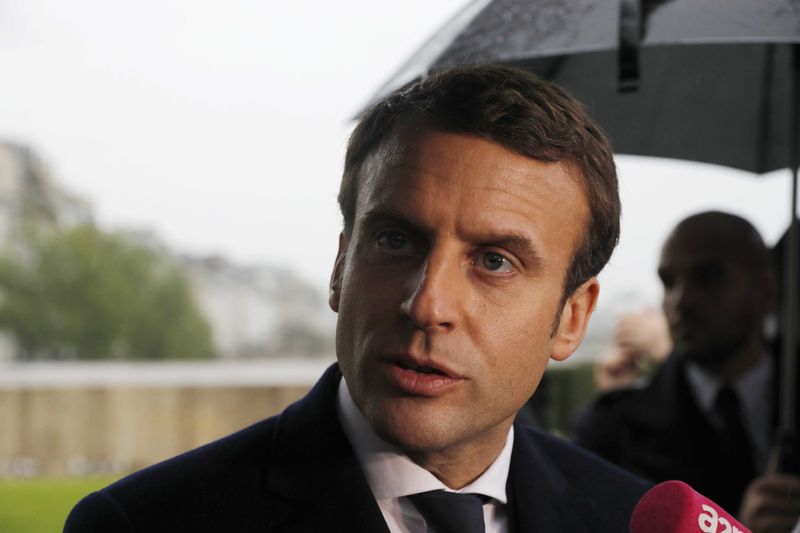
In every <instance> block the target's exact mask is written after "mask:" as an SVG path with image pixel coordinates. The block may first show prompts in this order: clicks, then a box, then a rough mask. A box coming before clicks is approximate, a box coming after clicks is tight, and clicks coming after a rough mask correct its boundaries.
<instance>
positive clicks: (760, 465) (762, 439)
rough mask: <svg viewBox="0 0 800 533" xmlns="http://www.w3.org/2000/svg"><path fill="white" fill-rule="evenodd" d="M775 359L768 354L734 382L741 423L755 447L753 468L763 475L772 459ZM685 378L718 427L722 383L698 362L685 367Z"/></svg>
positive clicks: (704, 412) (704, 411) (708, 416)
mask: <svg viewBox="0 0 800 533" xmlns="http://www.w3.org/2000/svg"><path fill="white" fill-rule="evenodd" d="M773 375H774V371H773V362H772V357H770V356H769V355H768V354H765V355H764V357H762V358H761V361H760V362H759V363H758V364H757V365H756V366H754V367H753V368H751V369H750V370H749V371H748V372H747V373H746V374H744V375H743V376H740V377H739V379H737V380H736V381H734V382H733V383H731V384H730V385H731V387H732V388H733V390H734V392H736V397H737V398H738V399H739V405H740V406H741V410H742V411H741V412H742V423H743V424H744V427H745V428H746V429H747V433H748V435H750V442H751V443H752V445H753V454H754V455H755V457H753V460H754V461H755V462H754V465H755V467H756V470H757V471H758V472H763V471H764V470H765V469H766V466H767V459H768V456H769V444H770V443H769V441H770V436H771V435H770V434H771V430H772V427H771V423H772V390H773V383H774V377H773ZM686 377H687V378H688V381H689V385H690V387H691V389H692V394H693V395H694V399H695V401H696V402H697V406H698V407H699V408H700V410H701V411H702V412H703V414H704V415H705V416H706V417H707V418H708V419H709V421H710V422H711V423H712V425H715V426H716V425H718V421H717V420H716V418H715V416H716V415H715V413H714V402H715V401H716V398H717V393H718V392H719V389H720V388H721V387H722V385H723V382H722V380H721V379H720V378H718V377H717V376H715V375H713V374H711V373H709V372H707V371H705V370H704V369H703V368H702V367H701V366H699V365H697V364H696V363H691V362H690V363H688V364H687V365H686Z"/></svg>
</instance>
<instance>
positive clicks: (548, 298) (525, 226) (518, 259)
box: [332, 130, 588, 474]
mask: <svg viewBox="0 0 800 533" xmlns="http://www.w3.org/2000/svg"><path fill="white" fill-rule="evenodd" d="M412 133H413V134H412ZM361 180H362V181H361V187H360V191H359V198H358V204H357V209H356V220H355V224H354V227H353V231H352V234H351V235H350V236H349V237H346V238H345V239H344V240H343V243H342V250H340V252H341V253H340V255H339V259H338V260H337V267H336V269H337V271H336V272H334V280H335V281H334V284H335V285H336V291H335V292H336V294H335V297H333V298H332V307H334V310H336V311H338V313H339V321H338V327H337V356H338V359H339V362H340V366H341V368H342V372H343V374H344V376H345V379H346V380H347V383H348V387H349V388H350V391H351V394H352V396H353V399H354V401H355V403H356V405H357V406H358V407H359V409H360V410H361V411H362V412H363V414H364V415H365V417H366V418H367V420H368V421H369V423H370V425H371V426H372V428H373V429H374V430H375V431H376V433H378V435H379V436H381V437H382V438H384V439H385V440H387V441H389V442H391V443H393V444H395V445H396V446H398V447H400V448H401V449H402V450H404V451H406V452H407V453H408V454H409V455H410V456H412V458H414V459H415V460H417V462H419V463H420V464H423V465H424V466H425V467H426V468H428V469H429V470H431V471H432V472H434V473H436V471H437V470H441V469H442V468H444V469H447V468H448V467H447V465H449V464H453V463H458V462H461V463H463V462H464V461H465V460H467V459H469V458H475V461H477V463H480V464H482V465H483V467H484V468H485V466H488V464H489V463H490V462H491V460H493V459H494V457H496V454H497V453H499V450H500V448H502V444H503V443H504V441H505V435H506V433H507V431H508V428H509V427H510V425H511V422H512V421H513V418H514V416H515V415H516V412H517V410H518V409H519V408H520V407H521V406H522V405H523V404H524V403H525V401H527V399H528V398H529V397H530V395H531V394H532V393H533V391H534V389H535V388H536V386H537V385H538V383H539V380H540V379H541V375H542V373H543V371H544V368H545V366H546V364H547V361H548V359H549V358H550V356H551V354H552V352H553V343H554V340H553V336H552V329H551V326H552V322H553V316H554V315H555V314H558V313H560V302H561V287H562V283H563V279H564V274H565V272H566V268H567V266H568V265H569V262H570V260H571V257H572V250H573V249H574V246H575V243H577V241H578V237H579V236H580V234H581V233H582V231H583V227H584V224H585V220H586V219H587V218H588V208H587V206H586V201H585V198H584V195H583V193H582V190H581V189H580V187H579V186H578V185H577V183H576V182H575V179H574V178H573V177H572V176H571V175H569V172H568V171H567V169H566V168H564V166H563V165H560V164H546V163H543V162H539V161H535V160H531V159H528V158H525V157H523V156H520V155H518V154H516V153H513V152H510V151H508V150H506V149H505V148H502V147H500V146H498V145H496V144H494V143H491V142H488V141H485V140H481V139H478V138H474V137H467V136H463V135H456V134H450V133H442V132H437V131H432V130H421V131H420V130H415V131H413V132H408V131H406V132H400V133H398V134H397V135H395V136H393V137H392V138H390V139H389V140H388V141H386V142H385V143H384V145H382V146H381V147H380V148H379V149H378V150H376V152H375V154H373V156H372V157H370V158H368V160H367V162H366V163H365V165H364V167H363V168H362V169H361ZM332 288H334V287H333V284H332ZM409 365H410V366H415V365H423V366H425V368H428V365H430V367H431V368H433V369H435V370H436V371H441V372H442V373H443V374H445V375H446V376H448V377H449V378H454V379H453V380H452V382H451V381H447V380H443V381H447V383H446V384H445V385H446V386H444V387H443V388H442V390H441V391H434V392H431V391H429V390H428V389H427V388H425V387H424V386H422V385H424V384H425V383H428V384H430V382H432V378H430V376H429V375H419V376H417V377H418V378H419V379H418V380H416V381H415V378H414V375H413V373H411V372H410V371H409V370H408V369H406V368H403V367H404V366H409ZM398 367H400V369H399V370H398ZM409 374H411V377H410V378H408V376H409ZM424 374H428V372H425V373H424ZM398 376H400V377H398ZM406 378H408V379H406ZM409 383H410V384H409ZM420 383H421V384H422V385H420ZM417 385H420V386H419V387H418V386H417ZM492 455H493V456H492ZM487 456H492V457H491V460H489V461H488V462H486V461H485V458H486V457H487ZM465 458H467V459H465ZM484 463H485V464H484ZM443 465H444V466H443ZM462 466H463V465H462ZM467 470H470V469H465V471H467ZM473 470H474V469H473ZM481 471H482V470H481ZM478 474H480V472H478Z"/></svg>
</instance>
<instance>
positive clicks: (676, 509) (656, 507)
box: [631, 481, 750, 533]
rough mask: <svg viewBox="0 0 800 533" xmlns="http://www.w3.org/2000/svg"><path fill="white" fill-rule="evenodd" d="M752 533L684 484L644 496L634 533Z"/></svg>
mask: <svg viewBox="0 0 800 533" xmlns="http://www.w3.org/2000/svg"><path fill="white" fill-rule="evenodd" d="M690 532H691V533H750V530H749V529H747V528H746V527H744V526H743V525H742V524H741V523H739V521H738V520H736V519H735V518H733V517H732V516H731V515H730V513H728V512H727V511H725V510H724V509H723V508H722V507H720V506H719V505H717V504H716V503H714V502H713V501H711V500H709V499H708V498H706V497H705V496H703V495H702V494H700V493H698V492H697V491H695V490H694V489H693V488H692V487H690V486H689V485H687V484H686V483H684V482H683V481H665V482H664V483H659V484H658V485H656V486H655V487H653V488H652V489H650V490H649V491H647V492H646V493H645V495H644V496H642V499H641V500H639V503H637V504H636V508H635V509H634V510H633V515H632V516H631V533H690Z"/></svg>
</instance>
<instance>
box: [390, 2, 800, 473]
mask: <svg viewBox="0 0 800 533" xmlns="http://www.w3.org/2000/svg"><path fill="white" fill-rule="evenodd" d="M477 63H504V64H509V65H516V66H521V67H524V68H527V69H528V70H532V71H533V72H535V73H537V74H538V75H539V76H541V77H543V78H546V79H549V80H552V81H555V82H556V83H558V84H559V85H561V86H562V87H565V88H567V89H568V90H569V91H570V92H571V93H572V94H573V95H574V96H576V97H577V98H578V99H579V100H581V101H582V102H583V103H584V104H585V105H586V107H587V108H588V110H589V112H590V113H591V114H592V115H593V116H594V118H595V119H596V120H597V121H598V122H599V124H600V125H601V126H602V127H603V129H604V130H605V131H606V133H607V134H608V136H609V139H610V141H611V144H612V146H613V148H614V151H615V152H617V153H626V154H637V155H649V156H657V157H672V158H678V159H687V160H692V161H701V162H707V163H715V164H719V165H725V166H729V167H734V168H738V169H741V170H746V171H751V172H755V173H758V174H762V173H765V172H769V171H771V170H776V169H781V168H787V167H788V168H790V169H791V170H792V175H793V189H792V198H791V213H792V217H791V220H792V224H791V226H790V234H791V237H790V238H789V240H788V242H789V246H788V253H787V254H786V261H785V267H784V276H783V280H784V286H783V289H784V293H785V294H786V295H787V297H786V298H785V299H784V302H783V312H782V319H783V320H782V323H783V327H782V330H783V346H782V360H783V368H782V374H783V376H782V378H783V386H782V400H781V409H780V411H781V413H780V414H781V417H780V418H781V427H780V430H781V439H782V440H783V442H785V443H787V445H786V446H785V447H784V448H783V450H784V452H787V453H785V454H784V458H785V463H786V468H787V469H792V470H793V469H798V470H800V439H797V437H796V432H795V428H794V407H795V394H796V391H795V389H794V382H793V379H792V377H793V376H794V373H795V372H794V369H795V368H796V357H795V346H796V342H795V338H796V332H795V324H796V323H797V321H796V318H795V317H796V315H797V292H798V290H797V285H798V284H797V278H798V274H797V270H798V245H797V241H798V239H797V235H798V228H797V223H796V222H795V216H794V213H796V212H797V205H796V199H797V167H798V151H799V150H798V139H799V138H800V135H799V134H798V127H799V126H800V118H798V113H800V0H475V1H473V2H472V3H470V4H469V5H468V6H467V7H465V8H464V9H463V10H462V11H461V12H460V13H458V14H457V15H456V16H455V17H454V18H453V19H452V20H451V21H450V22H448V23H447V24H445V26H444V27H443V28H442V29H441V30H440V31H439V32H437V34H436V35H435V36H434V37H433V38H432V39H431V40H430V41H429V42H428V43H426V44H425V45H424V46H423V47H422V48H421V49H420V50H419V51H418V52H417V53H416V54H414V55H413V56H412V57H411V59H410V60H409V61H408V62H407V63H406V64H405V65H404V66H403V67H402V68H401V69H399V71H398V72H397V73H396V74H395V75H394V76H393V77H392V78H391V79H390V80H389V81H388V82H387V83H386V84H385V85H384V86H383V87H382V88H381V89H380V90H379V92H378V94H377V95H376V96H375V99H377V98H380V97H381V96H383V95H385V94H387V93H388V92H390V91H392V90H394V89H395V88H397V87H399V86H401V85H402V84H404V83H405V82H408V81H410V80H412V79H414V78H416V77H417V76H420V75H423V74H426V73H428V72H429V71H431V70H436V69H439V68H444V67H448V66H453V65H459V64H477ZM787 207H788V206H787Z"/></svg>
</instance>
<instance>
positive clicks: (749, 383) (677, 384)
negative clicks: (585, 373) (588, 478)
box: [576, 212, 800, 531]
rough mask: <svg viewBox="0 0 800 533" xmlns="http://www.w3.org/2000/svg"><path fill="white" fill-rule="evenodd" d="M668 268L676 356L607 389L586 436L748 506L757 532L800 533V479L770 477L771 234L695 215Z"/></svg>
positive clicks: (774, 367) (653, 470)
mask: <svg viewBox="0 0 800 533" xmlns="http://www.w3.org/2000/svg"><path fill="white" fill-rule="evenodd" d="M658 274H659V277H660V278H661V281H662V283H663V286H664V299H663V307H664V314H665V316H666V318H667V322H668V324H669V329H670V335H671V337H672V342H673V346H674V348H673V353H672V354H671V355H670V357H669V358H668V359H667V360H666V361H665V362H664V364H663V365H662V366H661V367H660V368H659V370H658V371H657V373H656V374H655V376H654V377H653V378H652V379H651V380H650V381H649V382H648V383H647V384H646V385H645V386H642V387H630V388H625V389H622V390H617V391H613V392H610V393H607V394H605V395H602V396H600V397H599V398H598V399H597V400H596V402H595V403H594V405H593V407H592V408H591V409H590V410H589V411H587V413H585V414H584V415H583V416H582V418H581V421H580V422H579V424H578V427H577V431H576V442H577V443H578V444H580V445H581V446H584V447H586V448H587V449H589V450H591V451H594V452H595V453H597V454H599V455H601V456H603V457H605V458H607V459H608V460H610V461H612V462H614V463H616V464H618V465H620V466H622V467H624V468H626V469H628V470H630V471H632V472H635V473H636V474H638V475H641V476H643V477H646V478H648V479H651V480H653V481H656V482H659V481H664V480H668V479H680V480H683V481H686V482H687V483H689V484H690V485H692V486H693V487H694V488H696V489H697V490H698V491H699V492H701V493H703V494H704V495H706V496H708V497H710V498H712V499H713V500H715V501H716V502H717V503H719V504H720V505H722V506H723V507H725V508H726V509H729V510H731V511H732V512H737V511H739V509H740V508H741V512H740V518H741V519H742V521H743V522H744V523H745V525H748V526H749V527H750V528H751V529H752V530H753V531H772V529H771V527H777V529H775V531H789V530H791V528H792V527H793V525H794V524H795V523H796V522H797V517H798V514H800V478H798V477H797V476H793V475H787V474H776V473H769V474H767V473H766V472H767V471H768V462H769V454H770V449H771V444H772V443H773V437H774V434H773V430H774V429H775V426H776V421H777V414H778V413H777V399H778V381H779V380H778V376H779V375H780V374H779V366H778V361H777V359H776V358H775V357H773V356H772V354H771V353H770V350H769V347H768V345H767V343H766V341H765V337H764V320H765V318H766V316H767V315H768V313H769V312H770V311H772V309H773V308H774V300H775V285H774V278H773V276H772V272H771V269H770V260H769V254H768V250H767V248H766V246H765V245H764V242H763V241H762V239H761V236H760V235H759V234H758V232H757V231H756V229H755V228H754V227H753V226H752V225H751V224H750V223H749V222H747V221H746V220H744V219H742V218H741V217H738V216H735V215H731V214H727V213H722V212H706V213H700V214H697V215H693V216H691V217H689V218H687V219H685V220H683V221H682V222H680V223H679V224H678V225H677V227H676V228H675V229H674V230H673V232H672V233H671V234H670V236H669V238H668V239H667V241H666V243H665V244H664V247H663V250H662V253H661V259H660V263H659V270H658ZM743 498H744V502H743V501H742V499H743Z"/></svg>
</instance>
